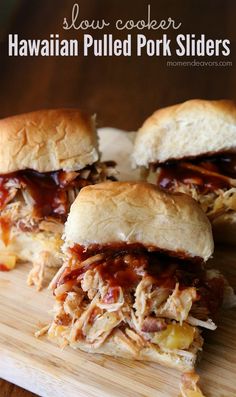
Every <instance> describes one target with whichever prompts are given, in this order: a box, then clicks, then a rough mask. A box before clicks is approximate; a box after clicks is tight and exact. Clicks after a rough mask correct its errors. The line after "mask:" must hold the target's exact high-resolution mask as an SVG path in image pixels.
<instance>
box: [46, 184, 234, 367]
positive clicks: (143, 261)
mask: <svg viewBox="0 0 236 397" xmlns="http://www.w3.org/2000/svg"><path fill="white" fill-rule="evenodd" d="M64 240H65V242H64V245H63V251H64V253H65V260H64V264H63V266H62V268H61V269H60V270H59V271H58V273H57V275H56V276H55V277H54V279H53V280H52V283H51V287H52V289H53V291H54V296H55V299H56V306H55V316H54V320H53V322H52V323H51V325H50V327H49V330H48V335H49V337H50V338H51V339H52V340H55V341H57V342H58V343H59V344H60V345H61V346H64V345H67V344H69V345H70V346H72V347H73V348H75V349H77V348H78V349H82V350H84V351H87V352H90V353H104V354H108V355H112V356H121V357H125V358H130V359H137V360H147V361H155V362H159V363H161V364H164V365H167V366H170V367H176V368H178V369H181V370H183V369H192V368H193V367H194V364H195V362H196V359H197V354H198V352H199V351H200V350H201V348H202V344H203V338H202V336H201V328H207V329H211V330H214V329H215V328H216V325H215V324H214V322H213V319H214V317H215V314H216V312H217V310H218V308H219V307H220V305H221V304H222V300H223V295H224V290H225V288H226V286H227V283H226V281H225V280H224V278H223V276H221V275H220V274H219V273H218V272H217V271H214V270H209V271H206V270H205V268H204V263H205V261H207V259H208V258H209V257H210V256H211V255H212V252H213V240H212V231H211V226H210V222H209V221H208V219H207V217H206V215H205V214H204V212H203V211H202V209H201V208H200V206H198V204H197V203H196V201H195V200H193V199H192V198H191V197H190V196H187V195H184V194H182V193H179V194H171V193H167V192H164V191H162V190H159V189H158V188H157V187H156V186H154V185H151V184H148V183H144V182H140V183H134V182H107V183H101V184H97V185H93V186H87V187H85V188H83V189H82V190H81V191H80V193H79V195H78V196H77V198H76V200H75V201H74V203H73V204H72V206H71V210H70V213H69V216H68V220H67V222H66V225H65V233H64ZM227 288H228V287H227Z"/></svg>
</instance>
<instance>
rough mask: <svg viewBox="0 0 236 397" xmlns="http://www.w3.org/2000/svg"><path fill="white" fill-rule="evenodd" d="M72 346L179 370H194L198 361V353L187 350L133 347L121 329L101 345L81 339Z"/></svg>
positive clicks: (89, 351)
mask: <svg viewBox="0 0 236 397" xmlns="http://www.w3.org/2000/svg"><path fill="white" fill-rule="evenodd" d="M70 346H71V347H72V348H74V349H80V350H83V351H85V352H87V353H92V354H94V353H100V354H105V355H108V356H113V357H122V358H125V359H131V360H138V361H149V362H155V363H158V364H160V365H164V366H166V367H169V368H175V369H177V370H179V371H191V370H193V369H194V366H195V363H196V361H197V353H195V352H191V353H190V352H187V351H186V355H182V354H178V353H175V352H173V353H172V352H165V351H162V350H161V349H160V348H158V347H157V346H154V345H153V344H151V343H150V344H149V345H146V346H143V347H137V348H136V349H132V348H131V347H130V345H129V344H128V343H127V344H126V343H124V338H123V333H122V332H121V331H120V330H119V329H117V330H116V331H115V332H113V334H112V335H110V336H109V337H108V338H107V339H106V340H105V342H104V343H103V344H102V345H101V346H99V347H97V346H94V345H89V344H87V343H83V342H81V341H80V342H77V343H71V344H70Z"/></svg>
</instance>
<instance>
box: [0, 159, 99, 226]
mask: <svg viewBox="0 0 236 397" xmlns="http://www.w3.org/2000/svg"><path fill="white" fill-rule="evenodd" d="M92 167H93V166H88V167H86V169H92ZM66 174H67V173H66V172H65V171H62V170H59V171H54V172H46V173H40V172H36V171H33V170H24V171H18V172H14V173H11V174H6V175H1V176H0V210H2V209H3V208H4V207H5V205H6V204H7V202H8V201H9V197H10V189H9V188H8V187H7V184H9V183H10V182H11V181H12V180H13V182H14V183H15V184H17V185H19V186H20V189H24V190H26V191H27V192H28V193H29V195H30V197H31V198H32V200H33V207H34V216H35V217H38V218H44V217H49V216H53V217H56V218H59V219H60V220H62V221H65V219H66V216H67V213H68V210H69V207H68V199H67V191H68V190H69V189H71V188H76V189H81V188H82V187H84V186H87V185H89V184H91V182H90V181H89V180H87V179H83V178H81V177H80V175H79V172H78V176H77V177H76V178H75V179H73V180H72V181H69V182H67V180H66Z"/></svg>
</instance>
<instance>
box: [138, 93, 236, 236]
mask: <svg viewBox="0 0 236 397" xmlns="http://www.w3.org/2000/svg"><path fill="white" fill-rule="evenodd" d="M133 163H134V165H135V166H139V167H142V170H143V171H144V174H145V175H144V174H143V176H144V178H146V177H147V176H148V180H149V181H151V182H153V183H155V184H157V185H158V186H159V187H161V188H163V189H166V190H168V191H172V192H183V193H186V194H190V195H191V196H192V197H193V198H194V199H196V200H197V201H198V202H199V203H200V205H201V206H202V208H203V210H204V211H205V212H206V214H207V216H208V217H209V219H210V220H211V222H212V225H213V231H214V235H215V237H216V239H217V240H221V241H225V242H230V243H236V105H235V103H233V102H231V101H226V100H221V101H206V100H191V101H187V102H185V103H182V104H179V105H175V106H170V107H167V108H165V109H160V110H158V111H156V112H155V113H154V114H153V115H152V116H151V117H149V118H148V119H147V120H146V121H145V123H144V124H143V126H142V128H141V129H140V130H139V131H138V133H137V137H136V142H135V147H134V152H133Z"/></svg>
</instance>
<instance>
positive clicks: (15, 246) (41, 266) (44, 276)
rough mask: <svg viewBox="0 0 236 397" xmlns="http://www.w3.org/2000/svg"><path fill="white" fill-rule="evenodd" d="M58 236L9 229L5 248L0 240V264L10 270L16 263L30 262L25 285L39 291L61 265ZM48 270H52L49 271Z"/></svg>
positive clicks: (48, 233) (60, 241) (49, 233)
mask: <svg viewBox="0 0 236 397" xmlns="http://www.w3.org/2000/svg"><path fill="white" fill-rule="evenodd" d="M61 244H62V240H61V239H60V236H59V234H53V233H51V232H34V233H32V232H24V233H23V232H19V231H18V230H14V229H13V228H12V229H11V239H10V242H9V244H8V245H7V246H6V245H5V244H4V242H3V241H2V240H1V239H0V263H2V264H3V266H5V267H6V268H7V269H8V270H11V269H12V268H13V267H14V266H15V263H17V262H30V263H32V265H33V266H32V269H31V271H30V272H29V274H28V278H27V284H28V285H35V286H36V287H37V289H38V290H40V289H41V288H42V287H43V286H44V285H45V283H46V284H48V283H49V282H50V280H51V278H52V277H53V275H54V274H53V273H55V270H53V269H56V270H57V269H58V268H59V267H60V266H61V265H62V257H61V254H60V247H61ZM49 268H51V269H52V270H51V271H49Z"/></svg>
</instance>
